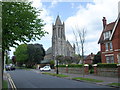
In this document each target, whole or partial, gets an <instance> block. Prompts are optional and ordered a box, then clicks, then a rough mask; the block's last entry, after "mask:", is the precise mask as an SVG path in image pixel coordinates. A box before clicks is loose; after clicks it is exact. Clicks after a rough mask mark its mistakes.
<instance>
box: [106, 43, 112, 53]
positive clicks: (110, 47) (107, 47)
mask: <svg viewBox="0 0 120 90" xmlns="http://www.w3.org/2000/svg"><path fill="white" fill-rule="evenodd" d="M112 49H113V46H112V42H107V43H105V50H106V51H108V50H112Z"/></svg>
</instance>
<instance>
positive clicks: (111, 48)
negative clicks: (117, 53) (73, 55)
mask: <svg viewBox="0 0 120 90" xmlns="http://www.w3.org/2000/svg"><path fill="white" fill-rule="evenodd" d="M109 45H110V50H113V45H112V42H110V44H109Z"/></svg>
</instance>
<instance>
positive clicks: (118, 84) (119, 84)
mask: <svg viewBox="0 0 120 90" xmlns="http://www.w3.org/2000/svg"><path fill="white" fill-rule="evenodd" d="M108 85H112V86H119V87H120V83H110V84H108Z"/></svg>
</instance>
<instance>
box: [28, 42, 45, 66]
mask: <svg viewBox="0 0 120 90" xmlns="http://www.w3.org/2000/svg"><path fill="white" fill-rule="evenodd" d="M28 56H29V58H28V64H32V63H33V64H39V63H40V62H41V61H42V60H43V59H44V56H45V50H44V48H43V46H42V45H41V44H28Z"/></svg>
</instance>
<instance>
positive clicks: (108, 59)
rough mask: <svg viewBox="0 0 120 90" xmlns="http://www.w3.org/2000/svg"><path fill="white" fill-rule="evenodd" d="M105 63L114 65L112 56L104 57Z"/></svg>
mask: <svg viewBox="0 0 120 90" xmlns="http://www.w3.org/2000/svg"><path fill="white" fill-rule="evenodd" d="M106 63H114V55H111V56H106Z"/></svg>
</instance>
